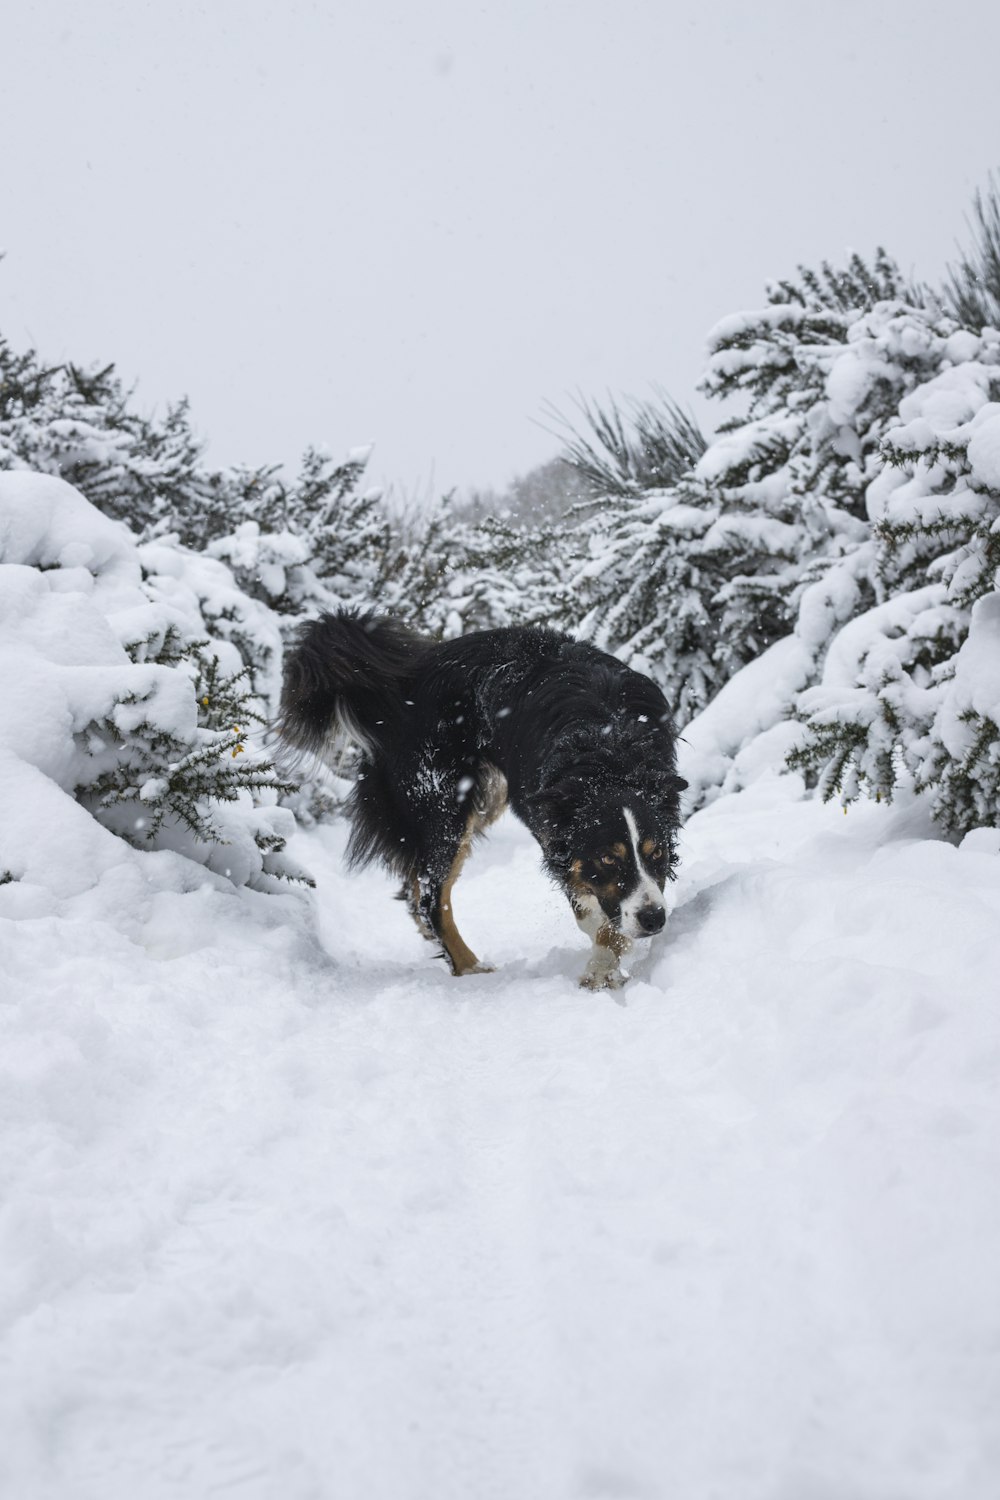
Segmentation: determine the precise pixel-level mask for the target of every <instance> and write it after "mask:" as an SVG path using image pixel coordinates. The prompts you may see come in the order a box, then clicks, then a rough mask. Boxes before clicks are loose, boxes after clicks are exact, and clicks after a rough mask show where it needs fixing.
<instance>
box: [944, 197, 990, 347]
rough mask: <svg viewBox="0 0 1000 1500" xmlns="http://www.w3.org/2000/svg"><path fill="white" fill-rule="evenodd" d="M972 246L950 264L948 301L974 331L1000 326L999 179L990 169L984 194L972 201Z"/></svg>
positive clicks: (953, 311) (956, 313)
mask: <svg viewBox="0 0 1000 1500" xmlns="http://www.w3.org/2000/svg"><path fill="white" fill-rule="evenodd" d="M973 214H974V222H973V223H972V224H971V225H970V228H971V231H972V245H971V248H970V249H968V250H966V251H963V253H962V256H961V258H960V260H959V261H958V264H957V265H955V266H951V267H949V270H948V279H947V283H946V287H945V300H946V302H947V305H948V309H949V311H950V312H952V313H953V314H954V316H955V317H956V318H957V319H958V321H959V322H960V323H961V324H962V326H963V327H965V328H969V329H971V331H972V332H973V333H981V332H982V330H983V329H984V328H997V329H1000V178H998V177H996V176H994V174H993V173H992V172H991V173H990V176H989V185H988V187H987V189H986V191H985V193H983V192H980V191H978V190H977V192H976V196H975V199H974V200H973Z"/></svg>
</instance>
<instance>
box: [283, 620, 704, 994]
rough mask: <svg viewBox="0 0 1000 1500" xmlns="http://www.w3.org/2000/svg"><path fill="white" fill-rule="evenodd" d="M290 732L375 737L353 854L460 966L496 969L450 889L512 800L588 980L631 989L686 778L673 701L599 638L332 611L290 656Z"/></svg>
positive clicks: (654, 923) (293, 742) (296, 736)
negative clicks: (559, 895)
mask: <svg viewBox="0 0 1000 1500" xmlns="http://www.w3.org/2000/svg"><path fill="white" fill-rule="evenodd" d="M279 734H280V736H281V738H282V739H283V740H284V742H285V743H286V744H287V745H289V746H291V747H293V748H294V749H295V750H298V751H304V752H312V753H314V754H316V755H318V756H320V757H322V758H324V759H327V760H333V759H334V757H335V754H336V745H337V741H338V739H339V738H342V737H343V736H345V735H346V736H347V737H348V738H349V739H352V740H354V742H355V743H356V744H358V745H359V746H360V748H361V767H360V771H359V774H358V778H357V781H356V784H355V786H354V788H353V791H352V793H351V798H350V804H349V811H350V817H351V822H352V825H353V827H352V833H351V842H350V846H349V857H350V859H351V861H352V862H353V863H356V864H363V863H366V862H368V861H369V860H373V859H378V860H380V861H381V862H382V863H383V864H384V865H386V866H387V867H388V868H389V869H390V870H391V871H393V872H395V874H397V875H398V876H400V877H401V878H402V880H403V894H404V895H405V897H406V899H407V900H408V902H409V905H410V909H411V911H412V913H413V916H414V918H415V919H416V921H417V923H418V925H419V926H420V927H421V930H422V931H423V932H424V934H425V935H426V936H428V937H434V938H436V939H437V940H439V941H440V942H441V944H442V946H443V948H444V951H445V953H446V955H447V957H448V959H449V961H450V962H451V965H452V969H453V971H454V972H455V973H456V974H463V973H468V972H472V971H474V970H477V969H480V968H481V965H480V964H479V962H478V960H477V959H476V957H475V954H473V953H472V952H471V951H470V950H469V949H468V948H467V947H466V945H465V943H464V942H463V940H462V939H461V937H460V936H459V934H458V931H457V929H456V928H455V925H454V918H453V915H452V912H451V887H452V885H453V883H454V880H455V878H456V876H457V874H458V870H459V868H460V866H461V863H462V860H463V859H464V857H465V854H466V853H467V852H468V848H469V845H470V843H471V841H472V838H473V837H474V836H475V835H476V834H477V833H479V832H481V830H482V829H483V828H484V827H485V826H486V825H487V824H488V823H489V822H491V821H492V820H493V818H494V817H496V816H497V815H498V814H499V812H500V811H502V809H503V807H504V805H505V803H506V802H507V801H508V800H509V803H510V806H511V808H512V809H513V811H514V812H515V813H516V815H517V816H518V817H519V818H520V819H521V821H522V822H523V823H525V824H526V825H527V827H528V828H529V829H530V830H531V832H532V833H533V834H534V836H535V838H536V839H537V840H538V842H539V844H540V845H541V848H542V852H543V856H544V861H545V865H546V868H547V869H548V871H549V873H550V874H551V875H552V876H553V878H554V879H555V880H556V881H557V882H558V884H559V885H560V886H561V888H562V889H563V890H564V891H565V892H566V894H567V896H568V897H569V900H570V903H571V905H572V906H573V910H574V913H575V915H576V917H577V920H578V921H579V923H580V925H581V926H582V927H583V928H584V930H585V931H587V932H588V933H589V935H590V936H591V937H592V939H593V941H594V950H593V954H592V957H591V961H590V964H589V965H588V969H587V972H586V973H585V975H584V976H583V979H582V980H581V983H584V984H587V985H589V986H591V987H598V986H601V985H612V986H615V985H617V984H619V983H621V980H622V976H621V973H620V970H619V968H618V959H619V956H620V954H621V953H622V952H624V951H625V950H626V949H627V948H628V947H629V946H630V942H631V939H632V938H633V937H636V936H646V935H650V934H652V933H653V932H655V931H658V930H659V929H660V928H661V927H662V926H663V920H664V909H663V903H662V896H661V895H660V894H659V893H662V890H663V886H664V882H665V880H666V879H668V878H672V876H673V874H674V865H675V861H676V837H677V829H678V824H679V809H678V798H679V793H680V791H681V790H682V789H683V787H684V786H685V785H686V783H685V782H684V781H682V780H681V779H680V777H679V776H678V775H677V774H676V770H675V750H674V737H673V732H672V728H671V723H670V711H669V708H668V706H667V703H666V701H665V699H664V697H663V695H662V693H661V692H660V690H659V689H658V688H657V687H656V686H655V685H654V684H653V683H652V682H650V681H649V680H648V679H647V678H645V677H643V676H641V675H640V674H639V673H638V672H633V671H630V670H629V669H628V668H627V667H625V666H623V665H622V663H621V662H619V661H617V660H616V659H615V658H614V657H611V656H608V655H606V654H605V653H604V652H602V651H598V650H597V649H596V648H595V647H593V646H589V645H585V644H582V643H580V642H577V641H574V640H572V639H571V638H570V637H569V636H566V635H562V634H560V633H558V632H557V631H554V630H547V629H541V628H537V627H521V628H516V629H510V630H486V631H478V632H476V633H474V634H472V635H467V636H463V637H461V638H460V639H458V640H454V641H447V642H443V643H441V642H436V641H431V640H429V639H427V638H426V637H424V636H421V635H418V634H417V633H416V632H414V631H412V630H410V629H409V628H408V627H407V626H405V625H403V624H402V623H401V622H399V621H398V620H394V619H391V618H389V617H387V616H379V615H374V614H359V613H355V612H351V611H346V610H344V611H340V612H339V613H337V614H327V615H324V616H322V617H321V618H320V619H319V620H316V621H314V622H312V623H311V624H308V625H306V626H305V627H304V628H303V630H302V631H301V633H300V635H299V638H298V640H297V642H296V644H295V646H294V648H293V650H292V651H291V653H290V654H289V656H288V659H287V662H286V666H285V680H284V690H283V693H282V703H281V717H280V721H279Z"/></svg>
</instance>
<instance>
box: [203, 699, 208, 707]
mask: <svg viewBox="0 0 1000 1500" xmlns="http://www.w3.org/2000/svg"><path fill="white" fill-rule="evenodd" d="M201 701H202V706H203V707H204V708H207V707H208V699H207V698H202V700H201Z"/></svg>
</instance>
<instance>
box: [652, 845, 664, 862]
mask: <svg viewBox="0 0 1000 1500" xmlns="http://www.w3.org/2000/svg"><path fill="white" fill-rule="evenodd" d="M649 857H650V859H662V858H663V850H662V849H661V848H660V846H659V844H657V846H656V848H655V849H650V851H649Z"/></svg>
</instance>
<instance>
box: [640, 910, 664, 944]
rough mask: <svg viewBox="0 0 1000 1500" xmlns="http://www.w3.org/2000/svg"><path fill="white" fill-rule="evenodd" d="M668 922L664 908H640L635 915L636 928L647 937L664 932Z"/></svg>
mask: <svg viewBox="0 0 1000 1500" xmlns="http://www.w3.org/2000/svg"><path fill="white" fill-rule="evenodd" d="M666 920H667V914H666V912H665V910H664V909H663V907H662V906H640V908H639V910H638V911H637V912H636V914H635V921H636V926H637V927H638V928H639V931H640V932H641V933H643V935H644V936H646V937H652V936H653V934H654V932H662V931H663V926H664V923H665V922H666Z"/></svg>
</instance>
